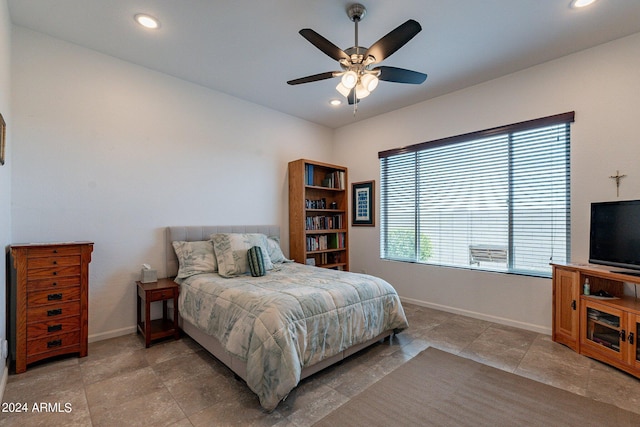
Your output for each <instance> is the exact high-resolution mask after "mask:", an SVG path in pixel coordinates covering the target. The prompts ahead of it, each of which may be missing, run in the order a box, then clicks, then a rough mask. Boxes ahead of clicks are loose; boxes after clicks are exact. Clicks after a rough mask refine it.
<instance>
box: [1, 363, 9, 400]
mask: <svg viewBox="0 0 640 427" xmlns="http://www.w3.org/2000/svg"><path fill="white" fill-rule="evenodd" d="M8 379H9V367H8V366H6V364H5V367H4V369H3V370H2V377H0V402H3V401H4V400H3V398H4V390H5V388H6V387H7V380H8Z"/></svg>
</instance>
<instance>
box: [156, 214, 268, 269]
mask: <svg viewBox="0 0 640 427" xmlns="http://www.w3.org/2000/svg"><path fill="white" fill-rule="evenodd" d="M214 233H262V234H266V235H267V236H274V237H278V238H279V237H280V226H279V225H227V226H217V225H204V226H195V225H189V226H175V227H167V230H166V234H165V260H166V261H165V262H166V264H167V265H166V267H167V277H174V276H175V275H176V274H178V258H177V257H176V253H175V252H174V250H173V245H172V242H174V241H181V242H194V241H198V240H209V236H210V235H212V234H214Z"/></svg>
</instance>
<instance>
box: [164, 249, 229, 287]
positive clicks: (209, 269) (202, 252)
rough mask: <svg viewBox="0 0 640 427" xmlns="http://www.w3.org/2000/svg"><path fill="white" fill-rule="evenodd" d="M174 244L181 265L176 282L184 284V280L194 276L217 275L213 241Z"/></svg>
mask: <svg viewBox="0 0 640 427" xmlns="http://www.w3.org/2000/svg"><path fill="white" fill-rule="evenodd" d="M172 244H173V250H174V251H175V252H176V256H177V257H178V263H179V269H178V275H177V276H176V279H175V281H176V282H178V283H182V280H183V279H186V278H187V277H191V276H193V275H194V274H201V273H215V272H216V271H218V263H217V261H216V257H215V254H214V252H213V242H212V241H211V240H202V241H195V242H180V241H176V242H172Z"/></svg>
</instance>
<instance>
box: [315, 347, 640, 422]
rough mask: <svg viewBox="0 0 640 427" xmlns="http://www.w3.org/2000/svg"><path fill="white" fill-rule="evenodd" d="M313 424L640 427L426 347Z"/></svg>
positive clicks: (637, 418)
mask: <svg viewBox="0 0 640 427" xmlns="http://www.w3.org/2000/svg"><path fill="white" fill-rule="evenodd" d="M315 426H331V427H334V426H640V415H638V414H635V413H633V412H629V411H626V410H623V409H619V408H617V407H615V406H613V405H610V404H607V403H601V402H597V401H594V400H591V399H588V398H586V397H583V396H579V395H577V394H573V393H570V392H568V391H565V390H560V389H558V388H555V387H552V386H549V385H546V384H542V383H539V382H536V381H533V380H530V379H528V378H524V377H521V376H518V375H515V374H511V373H509V372H505V371H501V370H499V369H496V368H492V367H490V366H486V365H482V364H480V363H478V362H475V361H473V360H469V359H464V358H462V357H458V356H455V355H453V354H449V353H446V352H444V351H440V350H437V349H434V348H428V349H426V350H424V351H423V352H422V353H420V354H418V355H417V356H416V357H414V358H413V359H411V360H410V361H409V362H407V363H405V364H404V365H402V366H400V367H399V368H398V369H396V370H394V371H393V372H391V373H390V374H388V375H387V376H385V377H384V378H382V379H381V380H380V381H378V382H376V383H375V384H373V385H371V386H370V387H369V388H367V389H366V390H364V391H363V392H362V393H360V394H358V395H357V396H355V397H354V398H352V399H351V400H349V401H348V402H347V403H345V404H344V405H343V406H341V407H339V408H338V409H336V410H335V411H333V412H332V413H330V414H329V415H327V416H326V417H324V418H323V419H321V420H320V421H319V422H318V423H316V424H315Z"/></svg>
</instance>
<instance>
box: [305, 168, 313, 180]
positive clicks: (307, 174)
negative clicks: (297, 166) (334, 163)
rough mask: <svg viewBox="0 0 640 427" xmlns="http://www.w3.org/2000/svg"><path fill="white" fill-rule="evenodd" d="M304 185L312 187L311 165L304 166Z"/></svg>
mask: <svg viewBox="0 0 640 427" xmlns="http://www.w3.org/2000/svg"><path fill="white" fill-rule="evenodd" d="M304 173H305V183H306V185H313V165H310V164H305V165H304Z"/></svg>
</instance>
